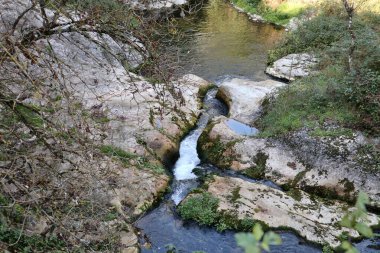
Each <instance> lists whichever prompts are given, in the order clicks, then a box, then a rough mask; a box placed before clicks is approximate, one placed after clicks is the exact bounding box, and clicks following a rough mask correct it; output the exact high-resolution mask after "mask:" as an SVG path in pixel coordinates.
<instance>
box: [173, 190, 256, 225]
mask: <svg viewBox="0 0 380 253" xmlns="http://www.w3.org/2000/svg"><path fill="white" fill-rule="evenodd" d="M235 194H236V192H235ZM232 195H234V193H232ZM218 204H219V199H217V198H215V197H214V196H212V195H211V194H210V193H208V192H202V193H200V194H196V195H195V196H191V197H189V198H188V199H186V200H185V201H183V202H182V203H181V205H180V206H179V207H178V212H179V214H180V215H181V216H182V218H183V219H185V220H194V221H196V222H198V223H199V224H201V225H207V226H215V227H216V229H217V230H218V231H224V230H227V229H233V230H240V231H250V230H251V229H252V227H253V226H254V224H256V223H257V222H255V221H254V220H252V219H249V218H244V219H241V220H240V219H238V217H237V214H236V213H234V212H220V211H218V210H217V209H218Z"/></svg>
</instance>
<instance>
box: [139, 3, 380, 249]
mask: <svg viewBox="0 0 380 253" xmlns="http://www.w3.org/2000/svg"><path fill="white" fill-rule="evenodd" d="M179 26H180V29H182V30H183V31H185V33H186V34H187V36H186V39H185V41H183V45H182V47H181V52H179V53H180V58H181V61H180V63H181V65H182V69H183V71H184V72H186V73H189V72H190V73H193V74H196V75H199V76H201V77H203V78H205V79H208V80H211V81H214V82H216V83H217V84H220V83H222V82H225V81H228V80H233V78H236V77H238V78H239V79H238V83H241V82H244V79H250V80H253V81H264V80H267V79H269V78H268V76H266V75H265V74H264V69H265V66H266V52H267V50H268V49H270V48H271V47H272V46H273V44H274V42H275V41H277V40H278V39H280V38H281V36H282V33H283V31H281V30H278V29H276V28H274V27H272V26H270V25H266V24H257V23H252V22H251V21H249V19H248V18H247V17H246V16H245V15H244V14H242V13H238V12H237V11H236V10H235V9H233V8H232V7H231V6H230V5H229V4H227V3H225V2H223V1H221V0H212V1H209V2H208V4H207V6H205V7H204V8H203V10H202V11H201V12H200V13H198V14H197V16H196V17H192V18H191V19H184V20H180V21H179ZM168 50H171V47H170V45H169V46H168ZM236 80H237V79H236ZM234 82H236V81H234ZM215 95H216V90H212V91H210V92H209V93H208V94H207V95H206V98H205V101H204V104H205V108H206V109H207V110H205V112H204V113H203V114H202V116H201V117H200V119H199V121H198V124H197V127H196V128H195V129H194V130H193V131H192V132H190V133H189V135H188V136H187V137H186V138H185V139H184V140H183V141H182V143H181V147H180V158H179V159H178V160H177V162H176V164H175V166H174V168H173V174H174V176H175V179H174V180H173V183H172V186H171V193H169V194H168V195H167V196H165V198H164V199H163V201H162V202H161V203H160V204H159V206H158V207H156V208H155V209H154V210H152V211H150V212H149V213H148V214H146V215H145V216H144V217H142V218H141V219H140V220H138V221H137V222H136V224H135V226H136V227H137V228H138V229H139V230H140V245H141V250H142V252H167V249H168V245H172V246H175V248H176V249H177V251H178V252H193V251H204V252H209V253H211V252H226V253H228V252H242V250H241V249H239V248H238V247H237V245H236V242H235V239H234V234H235V231H225V232H223V233H219V232H217V231H216V230H215V229H214V228H210V227H204V226H199V225H197V224H195V223H193V222H185V221H183V220H182V219H181V218H180V217H179V215H178V214H177V211H176V205H177V204H178V203H179V202H180V201H181V200H182V199H183V198H185V197H186V195H187V194H188V193H189V192H190V191H191V189H194V188H196V187H198V186H199V184H200V183H199V182H198V180H197V176H196V175H195V174H194V173H193V169H194V168H195V167H198V168H199V170H201V171H203V172H205V171H206V172H205V173H207V171H214V172H215V171H216V172H217V174H218V175H219V176H221V177H224V176H226V177H231V178H238V179H239V180H240V179H242V180H245V181H247V182H251V181H252V179H250V180H247V178H245V177H244V176H242V175H241V174H239V173H237V174H236V173H234V172H226V171H223V172H221V171H220V170H219V169H218V168H216V167H214V166H211V165H208V164H205V163H202V161H201V159H200V158H199V156H198V153H197V141H198V138H199V136H200V135H201V134H202V131H203V130H204V129H205V127H206V125H207V122H208V121H209V120H210V119H211V118H213V117H217V116H219V115H226V108H225V107H224V106H223V104H222V103H220V102H219V101H218V100H217V99H215V98H214V97H215ZM230 113H231V112H230ZM232 113H234V112H232ZM244 123H245V122H244V118H242V119H241V120H238V121H236V120H234V119H228V120H227V125H228V126H229V127H230V129H231V130H232V131H234V132H235V133H236V134H238V135H242V136H243V135H245V136H249V135H254V134H256V133H257V129H255V128H251V127H249V126H248V125H246V124H244ZM218 172H219V173H218ZM254 182H259V183H263V184H265V185H266V186H269V187H271V188H274V189H277V190H280V189H281V188H280V187H278V186H277V185H276V184H274V183H272V182H270V181H254ZM279 233H280V235H281V237H282V239H283V243H282V245H281V246H277V247H272V248H271V252H300V253H301V252H310V253H312V252H321V251H322V249H321V248H320V247H317V246H314V245H312V244H310V243H307V242H306V241H305V240H303V239H302V238H300V237H298V236H296V235H295V234H294V233H291V232H285V231H283V232H281V231H279ZM368 244H371V242H368V241H363V242H362V243H360V244H358V245H356V246H357V247H358V248H359V249H360V250H361V252H376V250H371V249H369V248H366V246H367V245H368Z"/></svg>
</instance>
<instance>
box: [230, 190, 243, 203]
mask: <svg viewBox="0 0 380 253" xmlns="http://www.w3.org/2000/svg"><path fill="white" fill-rule="evenodd" d="M240 189H241V188H240V187H239V186H237V187H235V188H234V189H233V190H232V194H231V198H230V201H231V202H232V203H236V202H237V200H238V199H239V198H240Z"/></svg>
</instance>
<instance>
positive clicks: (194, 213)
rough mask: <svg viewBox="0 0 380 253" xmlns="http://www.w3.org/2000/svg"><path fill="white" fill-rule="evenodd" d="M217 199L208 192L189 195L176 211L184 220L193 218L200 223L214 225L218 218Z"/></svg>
mask: <svg viewBox="0 0 380 253" xmlns="http://www.w3.org/2000/svg"><path fill="white" fill-rule="evenodd" d="M218 204H219V200H218V199H217V198H215V197H213V196H212V195H211V194H210V193H202V194H201V195H196V196H193V197H190V198H189V199H187V200H186V201H184V203H182V204H181V205H180V206H179V208H178V211H179V213H180V215H181V216H182V218H184V219H185V220H195V221H196V222H198V223H199V224H201V225H209V226H211V225H215V224H216V223H217V221H218V219H219V214H218V212H217V208H218Z"/></svg>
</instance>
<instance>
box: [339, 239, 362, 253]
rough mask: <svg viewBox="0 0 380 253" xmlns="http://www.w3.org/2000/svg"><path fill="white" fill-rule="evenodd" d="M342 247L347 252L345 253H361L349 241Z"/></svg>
mask: <svg viewBox="0 0 380 253" xmlns="http://www.w3.org/2000/svg"><path fill="white" fill-rule="evenodd" d="M341 246H342V248H343V249H344V250H345V251H344V252H345V253H359V251H358V250H357V249H356V248H355V247H354V246H352V244H351V243H349V242H348V241H344V242H343V243H342V245H341Z"/></svg>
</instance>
